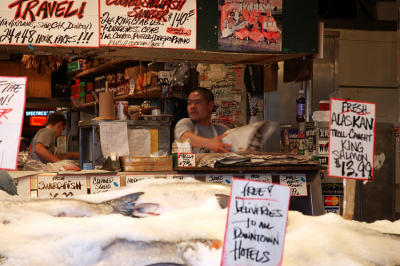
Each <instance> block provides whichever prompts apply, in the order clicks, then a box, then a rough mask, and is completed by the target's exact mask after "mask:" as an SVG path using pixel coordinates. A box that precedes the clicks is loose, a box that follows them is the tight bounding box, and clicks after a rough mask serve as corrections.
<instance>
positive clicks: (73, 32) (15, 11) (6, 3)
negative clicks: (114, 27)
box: [0, 0, 100, 50]
mask: <svg viewBox="0 0 400 266" xmlns="http://www.w3.org/2000/svg"><path fill="white" fill-rule="evenodd" d="M99 40H100V39H99V2H98V1H96V0H92V1H84V0H74V1H47V0H22V1H21V0H18V1H15V0H3V1H1V6H0V44H8V45H29V47H30V48H31V49H32V50H33V49H34V47H35V46H54V47H60V46H69V47H99Z"/></svg>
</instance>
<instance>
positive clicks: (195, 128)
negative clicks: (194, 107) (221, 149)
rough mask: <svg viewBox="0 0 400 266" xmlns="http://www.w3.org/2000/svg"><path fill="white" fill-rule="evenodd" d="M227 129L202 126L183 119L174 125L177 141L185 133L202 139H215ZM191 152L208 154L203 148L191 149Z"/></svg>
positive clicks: (215, 126)
mask: <svg viewBox="0 0 400 266" xmlns="http://www.w3.org/2000/svg"><path fill="white" fill-rule="evenodd" d="M227 129H228V128H227V127H226V126H224V125H214V124H212V125H211V126H209V127H208V126H203V125H200V124H196V123H193V121H192V120H190V118H183V119H181V120H179V121H178V123H176V126H175V139H176V140H178V139H180V138H181V136H182V135H183V133H185V132H192V133H194V134H196V135H198V136H201V137H204V138H215V137H217V136H220V135H222V134H224V132H225V131H226V130H227ZM193 152H195V153H204V152H210V151H209V150H207V149H205V148H200V149H196V148H193Z"/></svg>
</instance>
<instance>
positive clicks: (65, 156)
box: [57, 152, 79, 160]
mask: <svg viewBox="0 0 400 266" xmlns="http://www.w3.org/2000/svg"><path fill="white" fill-rule="evenodd" d="M57 157H58V158H60V159H61V160H64V159H79V152H67V153H65V154H57Z"/></svg>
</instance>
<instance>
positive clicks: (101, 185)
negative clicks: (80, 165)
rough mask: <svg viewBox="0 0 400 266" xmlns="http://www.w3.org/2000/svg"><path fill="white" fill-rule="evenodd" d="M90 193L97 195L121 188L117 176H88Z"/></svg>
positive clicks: (119, 179)
mask: <svg viewBox="0 0 400 266" xmlns="http://www.w3.org/2000/svg"><path fill="white" fill-rule="evenodd" d="M89 178H90V193H91V194H97V193H101V192H106V191H110V190H115V189H118V188H119V187H120V186H121V178H120V176H119V175H99V176H90V177H89Z"/></svg>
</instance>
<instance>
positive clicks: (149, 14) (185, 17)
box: [100, 0, 197, 49]
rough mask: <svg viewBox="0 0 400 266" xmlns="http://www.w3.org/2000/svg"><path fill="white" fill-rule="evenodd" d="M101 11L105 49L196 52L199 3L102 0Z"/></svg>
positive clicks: (102, 37) (102, 36) (182, 0)
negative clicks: (172, 49)
mask: <svg viewBox="0 0 400 266" xmlns="http://www.w3.org/2000/svg"><path fill="white" fill-rule="evenodd" d="M128 2H129V4H128ZM100 10H101V18H100V24H101V34H100V43H101V45H102V46H124V47H153V48H184V49H196V35H197V33H196V23H197V18H196V17H197V15H196V14H197V11H196V1H186V0H176V1H115V0H101V2H100Z"/></svg>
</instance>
